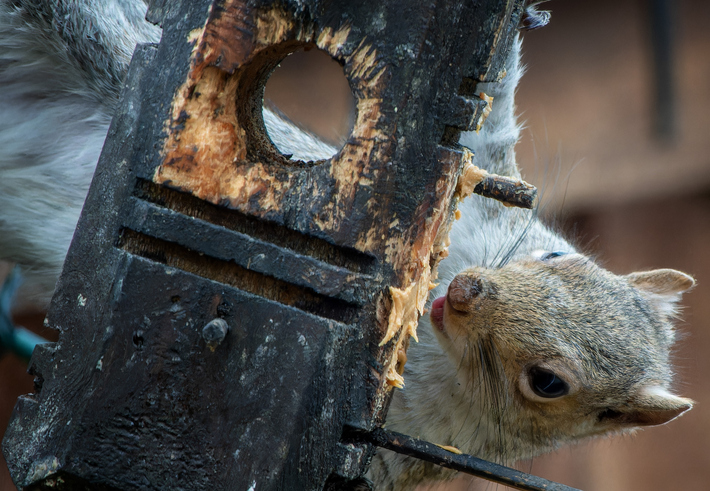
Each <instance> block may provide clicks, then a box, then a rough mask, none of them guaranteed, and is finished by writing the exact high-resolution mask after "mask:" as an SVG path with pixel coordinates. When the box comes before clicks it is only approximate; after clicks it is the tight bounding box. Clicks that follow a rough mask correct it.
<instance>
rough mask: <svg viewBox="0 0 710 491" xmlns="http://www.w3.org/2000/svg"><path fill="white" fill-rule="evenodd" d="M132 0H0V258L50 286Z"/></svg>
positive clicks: (129, 25) (99, 130) (136, 5)
mask: <svg viewBox="0 0 710 491" xmlns="http://www.w3.org/2000/svg"><path fill="white" fill-rule="evenodd" d="M145 9H146V7H145V4H144V3H143V2H140V1H135V0H134V1H130V0H128V1H107V0H104V1H92V2H71V1H55V2H42V1H30V0H19V1H7V0H3V1H0V88H1V89H0V149H1V151H0V210H1V212H0V259H4V260H7V261H13V262H17V263H20V264H21V265H22V266H23V272H24V275H25V277H26V282H25V284H24V286H23V289H22V291H21V295H20V298H21V299H22V300H23V302H24V305H20V306H19V307H20V308H22V307H23V306H31V307H39V308H44V307H46V305H47V302H48V301H49V298H50V297H51V295H52V292H53V290H54V285H55V283H56V279H57V277H58V275H59V272H60V271H61V267H62V264H63V262H64V257H65V256H66V253H67V250H68V249H69V244H70V242H71V238H72V236H73V234H74V228H75V227H76V222H77V220H78V219H79V214H80V212H81V207H82V206H83V203H84V199H85V197H86V193H87V192H88V189H89V184H90V183H91V178H92V176H93V173H94V168H95V167H96V162H97V161H98V158H99V154H100V152H101V147H102V145H103V141H104V139H105V137H106V133H107V131H108V126H109V123H110V121H111V114H112V112H113V109H114V107H115V104H116V102H117V100H118V95H119V92H120V90H121V87H122V80H123V79H124V77H125V74H126V71H127V68H128V63H129V62H130V58H131V55H132V53H133V49H134V48H135V45H136V43H137V42H139V41H140V42H156V41H158V40H159V38H160V31H159V29H157V28H155V27H154V26H152V25H150V24H148V23H147V22H146V21H145V20H144V16H145Z"/></svg>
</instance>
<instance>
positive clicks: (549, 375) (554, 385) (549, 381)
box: [528, 367, 569, 399]
mask: <svg viewBox="0 0 710 491" xmlns="http://www.w3.org/2000/svg"><path fill="white" fill-rule="evenodd" d="M528 377H529V381H530V388H531V389H532V391H533V392H534V393H535V394H536V395H538V396H540V397H544V398H547V399H552V398H555V397H562V396H564V395H567V394H568V393H569V385H568V384H567V382H565V381H564V380H562V379H561V378H560V377H558V376H557V375H555V373H554V372H551V371H550V370H546V369H544V368H540V367H533V368H531V369H530V371H529V372H528Z"/></svg>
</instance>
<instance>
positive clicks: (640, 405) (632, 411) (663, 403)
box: [600, 386, 693, 426]
mask: <svg viewBox="0 0 710 491" xmlns="http://www.w3.org/2000/svg"><path fill="white" fill-rule="evenodd" d="M692 408H693V401H692V400H691V399H686V398H685V397H678V396H676V395H673V394H671V393H670V392H668V391H667V390H666V389H664V388H662V387H657V386H652V387H646V388H644V389H641V391H639V393H638V395H637V396H636V397H635V398H634V400H633V401H631V402H630V404H629V406H627V407H624V408H623V409H622V410H621V411H614V410H606V411H605V412H604V413H602V415H600V420H602V421H603V420H606V421H611V422H614V423H616V424H619V425H623V426H657V425H662V424H666V423H668V422H669V421H671V420H673V419H675V418H677V417H678V416H680V415H681V414H683V413H684V412H686V411H688V410H690V409H692Z"/></svg>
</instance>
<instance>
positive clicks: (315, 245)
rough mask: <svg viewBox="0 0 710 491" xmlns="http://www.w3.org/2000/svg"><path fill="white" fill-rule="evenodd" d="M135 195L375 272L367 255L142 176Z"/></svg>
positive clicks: (355, 268)
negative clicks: (207, 200) (158, 183)
mask: <svg viewBox="0 0 710 491" xmlns="http://www.w3.org/2000/svg"><path fill="white" fill-rule="evenodd" d="M134 195H135V196H136V197H138V198H140V199H143V200H146V201H149V202H151V203H154V204H157V205H160V206H164V207H166V208H169V209H171V210H174V211H176V212H178V213H181V214H183V215H187V216H191V217H193V218H199V219H201V220H205V221H207V222H210V223H213V224H215V225H219V226H222V227H225V228H228V229H230V230H234V231H235V232H239V233H242V234H245V235H248V236H250V237H254V238H255V239H259V240H262V241H265V242H271V243H272V244H274V245H277V246H279V247H283V248H287V249H291V250H293V251H294V252H297V253H298V254H302V255H304V256H310V257H313V258H315V259H317V260H319V261H323V262H325V263H328V264H331V265H333V266H338V267H341V268H346V269H349V270H350V271H352V272H354V273H361V274H373V273H374V269H375V266H376V264H375V263H376V259H375V258H374V257H373V256H371V255H369V254H365V253H363V252H360V251H358V250H356V249H353V248H351V247H344V246H338V245H334V244H331V243H330V242H328V241H326V240H323V239H320V238H318V237H313V236H310V235H307V234H304V233H301V232H298V231H295V230H291V229H289V228H287V227H284V226H282V225H279V224H276V223H273V222H269V221H266V220H260V219H258V218H255V217H251V216H249V215H246V214H244V213H241V212H239V211H236V210H231V209H228V208H225V207H221V206H217V205H214V204H212V203H208V202H206V201H203V200H201V199H199V198H196V197H194V196H192V195H190V194H188V193H183V192H180V191H176V190H174V189H169V188H167V187H164V186H159V185H157V184H155V183H153V182H150V181H148V180H145V179H140V180H139V181H138V184H137V186H136V189H135V191H134Z"/></svg>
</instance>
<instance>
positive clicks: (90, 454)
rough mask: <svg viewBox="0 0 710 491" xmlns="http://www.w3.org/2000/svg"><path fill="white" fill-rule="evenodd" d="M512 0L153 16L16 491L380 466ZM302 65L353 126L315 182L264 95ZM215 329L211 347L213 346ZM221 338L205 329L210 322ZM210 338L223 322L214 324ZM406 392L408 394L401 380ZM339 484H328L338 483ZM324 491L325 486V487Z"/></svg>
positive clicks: (195, 485)
mask: <svg viewBox="0 0 710 491" xmlns="http://www.w3.org/2000/svg"><path fill="white" fill-rule="evenodd" d="M521 14H522V3H521V2H517V3H516V2H514V1H513V0H481V1H475V2H474V1H468V2H461V1H459V0H456V1H454V0H439V1H437V2H431V3H427V2H406V1H402V2H381V1H379V0H378V1H374V0H373V1H358V2H352V1H350V0H335V1H332V2H318V1H315V0H311V1H295V0H293V1H280V2H270V1H267V0H263V1H258V0H253V1H236V0H222V1H215V2H214V4H211V2H209V1H207V0H202V1H175V2H156V4H154V6H153V7H152V8H151V10H150V11H149V14H148V18H149V19H151V20H152V21H154V22H158V23H160V24H161V25H162V27H163V29H164V33H163V38H162V40H161V43H160V45H158V46H142V47H140V48H139V49H138V51H137V52H136V55H135V56H134V60H133V62H132V64H131V69H130V73H129V77H128V81H127V87H126V90H125V91H124V94H123V96H122V100H121V104H120V109H119V112H118V114H117V115H116V116H115V118H114V121H113V123H112V126H111V130H110V131H109V136H108V138H107V141H106V144H105V147H104V151H103V154H102V157H101V160H100V162H99V166H98V169H97V173H96V176H95V179H94V182H93V184H92V187H91V190H90V193H89V197H88V199H87V202H86V206H85V208H84V212H83V214H82V217H81V220H80V222H79V226H78V229H77V233H76V235H75V239H74V242H73V244H72V247H71V249H70V251H69V255H68V257H67V261H66V263H65V268H64V271H63V273H62V276H61V278H60V281H59V285H58V291H57V293H56V294H55V297H54V299H53V301H52V305H51V308H50V311H49V315H48V322H49V324H50V325H51V326H52V327H54V328H56V329H58V330H59V331H60V332H61V334H60V338H59V341H58V342H57V343H56V344H55V345H53V346H47V347H42V348H38V349H37V350H36V352H35V355H34V357H33V360H32V364H31V370H32V372H33V373H35V374H36V376H37V377H38V387H39V388H40V390H39V392H38V393H37V394H34V395H31V396H27V397H23V398H21V399H20V401H19V402H18V404H17V406H16V408H15V414H14V417H13V420H12V422H11V423H10V427H9V428H8V432H7V435H6V438H5V440H4V451H5V454H6V456H7V460H8V464H9V468H10V471H11V474H12V476H13V479H14V480H15V482H16V484H17V485H18V486H19V487H21V488H26V489H34V488H37V489H48V488H50V487H52V488H53V489H84V488H86V489H136V488H140V489H168V488H169V489H190V490H195V489H250V488H256V489H259V490H264V489H270V490H276V489H288V490H297V489H322V488H323V486H324V484H325V482H326V480H327V479H328V478H329V476H334V479H336V480H337V479H340V478H344V479H352V478H356V477H357V476H360V475H361V474H363V473H364V471H365V470H366V466H367V462H368V459H369V457H370V456H371V454H372V452H373V449H372V448H371V446H370V445H367V444H358V445H354V444H351V443H343V442H341V435H342V432H343V428H344V425H345V424H346V423H347V424H350V425H352V426H355V427H358V428H362V429H364V430H370V429H373V428H374V427H376V426H378V425H380V424H382V422H383V421H384V417H385V415H386V410H387V405H388V402H389V398H390V395H391V393H392V390H393V389H392V386H393V385H397V384H398V383H400V380H399V378H398V377H399V375H398V374H399V373H401V368H402V366H401V365H402V363H403V360H404V359H406V357H404V356H403V353H404V349H406V345H407V343H408V340H409V336H410V334H411V332H412V329H413V328H414V326H415V325H416V321H417V319H418V316H419V315H420V314H421V311H422V308H423V303H424V300H425V299H426V293H427V289H428V288H427V287H428V285H429V282H430V280H431V279H432V278H433V277H434V275H435V269H436V265H437V263H438V261H439V259H440V254H442V253H443V251H445V244H446V243H447V242H446V240H447V239H446V235H447V233H448V229H449V227H450V222H451V219H452V214H453V208H452V199H453V196H454V194H455V190H456V185H457V179H458V176H459V175H460V173H461V168H462V165H463V163H464V160H465V152H463V151H462V150H461V149H460V148H458V145H457V141H458V133H459V131H460V130H462V129H470V128H474V127H475V126H476V125H478V124H479V123H480V118H481V115H482V114H483V109H484V107H483V105H482V103H481V101H480V100H478V99H476V98H475V97H474V96H473V94H474V93H475V92H473V89H475V83H476V81H479V80H487V81H490V80H496V79H498V78H500V76H502V73H501V67H502V60H504V59H505V56H506V54H507V50H508V49H509V48H510V46H511V43H512V39H513V35H514V33H515V30H516V28H517V26H518V23H519V19H520V15H521ZM299 48H314V49H322V50H324V51H326V52H327V53H329V54H330V55H331V56H332V57H333V58H334V59H335V60H336V61H338V62H339V63H340V64H341V65H342V66H343V71H344V74H345V76H346V78H347V79H348V81H349V83H350V86H351V88H352V91H353V95H354V97H355V99H356V106H357V118H356V122H355V126H354V129H353V131H352V133H351V135H350V138H349V139H348V141H347V142H346V144H345V146H344V147H343V148H342V150H340V152H338V153H337V154H336V155H335V156H333V157H332V158H331V159H329V160H325V161H318V162H301V161H295V160H292V159H289V158H288V157H287V156H284V155H281V154H280V153H279V152H278V151H277V150H276V148H275V147H274V146H273V145H272V144H271V142H270V140H269V139H268V137H267V135H266V132H265V129H264V125H263V120H262V115H261V107H262V102H261V101H262V95H263V87H264V84H265V82H266V80H267V78H268V75H269V74H270V73H271V71H272V70H273V69H274V67H275V66H276V65H277V64H278V62H279V61H280V60H281V59H282V58H283V57H285V56H286V55H288V54H289V53H290V52H292V51H294V50H296V49H299ZM216 319H221V320H223V321H224V322H226V324H227V326H228V330H227V332H226V335H225V336H224V339H221V336H219V338H220V339H217V340H214V339H213V338H212V337H209V336H207V337H208V338H209V339H208V340H207V341H206V339H205V336H206V335H205V334H203V333H204V332H205V329H206V328H207V327H206V326H210V325H212V326H214V325H215V324H214V322H215V320H216ZM210 323H213V324H210ZM220 325H221V322H220ZM405 382H406V381H405ZM338 476H339V477H338ZM331 482H332V480H331Z"/></svg>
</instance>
